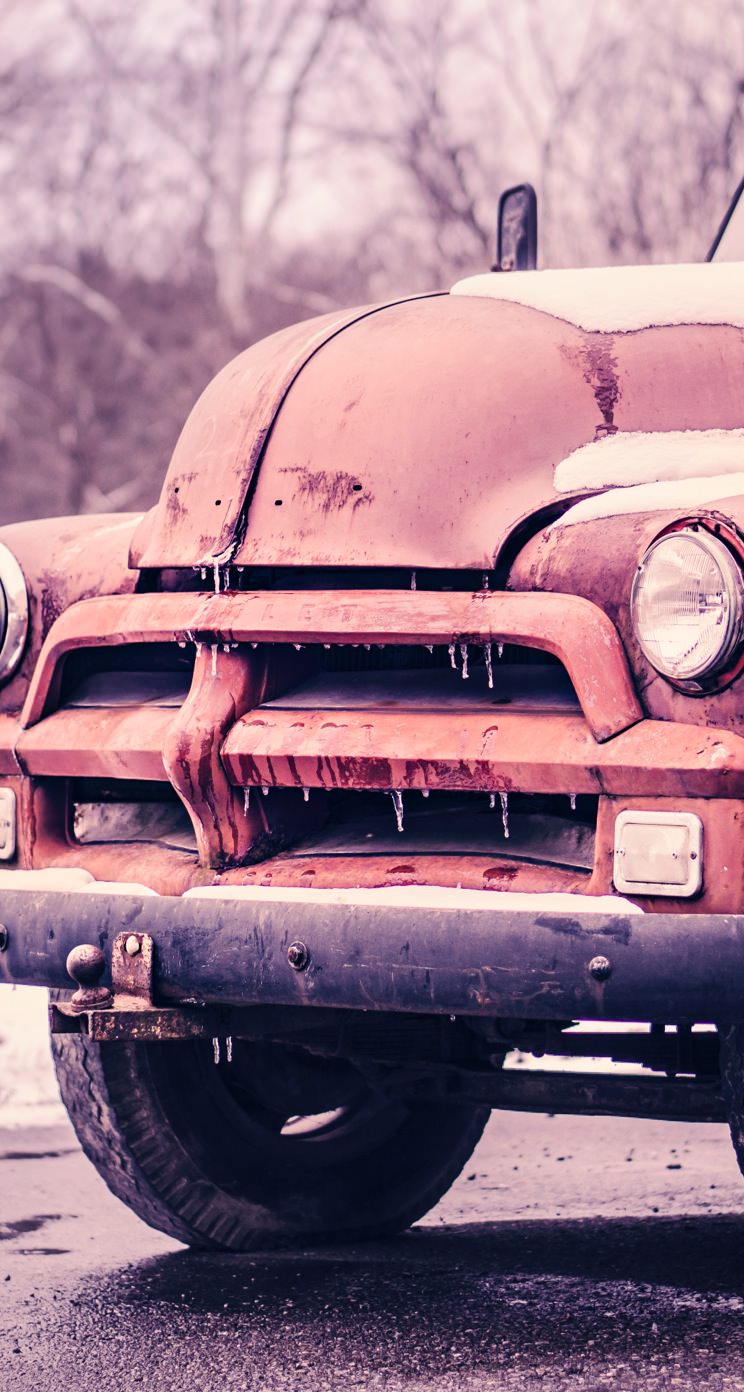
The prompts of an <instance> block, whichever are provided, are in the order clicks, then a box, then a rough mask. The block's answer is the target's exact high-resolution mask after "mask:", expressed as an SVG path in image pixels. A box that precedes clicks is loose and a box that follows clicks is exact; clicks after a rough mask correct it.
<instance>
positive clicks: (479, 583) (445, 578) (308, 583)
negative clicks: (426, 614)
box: [137, 563, 498, 594]
mask: <svg viewBox="0 0 744 1392" xmlns="http://www.w3.org/2000/svg"><path fill="white" fill-rule="evenodd" d="M220 577H221V580H220V587H221V589H222V590H232V591H236V590H410V589H418V590H443V591H446V590H450V591H456V592H470V593H478V592H479V591H480V590H482V589H484V588H487V589H496V588H498V586H497V577H496V572H495V571H494V570H490V569H482V570H437V569H428V568H426V569H424V568H422V569H418V568H417V567H413V568H411V567H405V568H404V567H401V566H388V567H383V568H381V569H378V570H370V569H363V568H357V567H354V566H299V565H298V566H240V565H232V566H222V567H221V570H220ZM414 581H415V583H414ZM214 588H215V580H214V565H213V563H210V564H209V565H205V566H191V567H189V568H186V567H179V568H177V569H176V568H164V569H160V570H157V569H145V570H140V573H139V577H138V580H137V591H138V593H140V594H145V593H147V594H154V593H157V592H163V591H167V592H169V593H171V594H172V593H175V592H177V591H178V592H181V593H184V592H186V593H190V592H197V593H198V592H202V591H205V592H207V593H212V592H213V591H214Z"/></svg>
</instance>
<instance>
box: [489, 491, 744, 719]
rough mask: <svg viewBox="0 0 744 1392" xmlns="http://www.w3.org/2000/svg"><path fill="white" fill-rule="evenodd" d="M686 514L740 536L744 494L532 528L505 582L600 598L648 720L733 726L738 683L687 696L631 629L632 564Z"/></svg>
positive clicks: (738, 708) (739, 707)
mask: <svg viewBox="0 0 744 1392" xmlns="http://www.w3.org/2000/svg"><path fill="white" fill-rule="evenodd" d="M690 517H698V518H709V519H710V523H711V525H712V526H716V525H719V526H723V528H724V532H723V534H724V535H725V536H728V535H729V534H732V535H733V536H735V535H736V533H737V532H738V534H739V536H741V535H742V534H744V498H742V497H741V496H737V495H732V496H731V497H728V498H722V499H720V500H719V501H717V502H716V503H715V505H713V506H706V507H699V508H692V509H690V508H685V509H681V508H679V507H675V508H674V509H673V510H669V511H663V512H652V513H648V512H642V513H630V514H628V515H625V516H616V517H602V518H596V519H594V520H593V521H586V522H577V523H576V524H575V525H573V526H571V527H570V528H565V529H564V528H562V527H561V526H560V523H558V524H557V525H555V526H553V527H550V528H548V529H546V530H543V531H541V532H539V533H537V534H536V535H535V536H534V537H532V538H531V539H530V541H528V542H527V543H526V545H525V546H524V547H523V548H522V550H521V551H520V552H519V555H518V556H517V557H516V558H515V560H514V563H513V565H512V567H511V570H510V573H509V578H508V583H509V588H510V589H514V590H517V591H534V590H539V591H541V592H543V593H551V592H553V591H556V592H559V593H568V594H575V595H582V596H583V597H584V598H585V599H589V600H591V601H592V602H593V603H594V604H600V605H601V606H602V608H603V609H604V610H605V612H606V613H607V615H608V616H609V618H610V619H612V621H613V624H614V625H615V628H616V629H617V631H618V633H619V634H620V637H621V639H622V642H623V647H624V648H625V651H626V652H627V654H628V658H629V661H630V665H631V668H632V671H633V673H634V674H635V677H636V686H637V690H638V695H639V698H640V700H641V702H642V704H643V707H644V710H645V711H646V712H647V714H648V715H650V716H652V717H653V718H654V719H656V720H666V721H684V722H689V723H690V724H697V725H700V726H713V727H716V728H718V729H730V730H735V731H739V730H741V728H742V697H741V682H740V681H735V682H733V683H732V684H731V685H729V686H727V687H725V689H724V690H722V691H717V692H715V694H710V695H700V696H696V697H693V698H691V697H690V696H689V695H688V694H685V693H683V692H681V691H678V690H676V689H675V687H674V686H672V685H671V683H670V682H668V681H665V680H664V678H663V677H661V676H659V675H658V673H657V672H656V671H655V670H654V668H653V667H651V665H650V663H649V662H648V660H647V658H646V657H645V656H644V654H643V652H642V651H641V648H640V646H639V644H638V642H637V640H636V636H635V633H634V631H633V624H632V621H631V617H630V607H629V597H630V590H631V585H632V582H633V576H634V574H635V570H636V567H637V565H638V563H639V561H640V559H641V557H642V556H643V554H644V552H645V551H646V549H647V548H648V547H649V546H650V545H651V543H652V542H653V541H654V540H655V539H656V538H657V537H658V536H659V535H660V534H661V533H662V532H664V531H666V530H667V529H668V528H669V527H671V526H673V525H674V524H675V523H678V522H681V521H685V520H687V519H689V518H690ZM732 524H733V525H732ZM739 546H740V547H741V546H742V543H741V542H739Z"/></svg>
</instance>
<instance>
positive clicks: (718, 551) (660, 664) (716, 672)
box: [630, 521, 744, 695]
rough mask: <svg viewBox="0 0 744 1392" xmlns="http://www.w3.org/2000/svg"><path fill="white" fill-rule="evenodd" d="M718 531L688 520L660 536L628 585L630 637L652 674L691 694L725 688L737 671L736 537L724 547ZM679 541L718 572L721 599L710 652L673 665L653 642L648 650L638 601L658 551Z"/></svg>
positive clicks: (740, 614)
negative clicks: (713, 641)
mask: <svg viewBox="0 0 744 1392" xmlns="http://www.w3.org/2000/svg"><path fill="white" fill-rule="evenodd" d="M726 530H728V529H726ZM721 531H722V529H721V528H720V527H718V526H716V529H715V534H714V532H713V530H712V528H709V527H708V526H706V525H704V524H703V523H700V522H694V521H691V522H689V523H685V524H684V525H682V526H676V527H674V528H672V529H670V530H669V531H667V532H664V533H663V534H662V536H660V537H657V538H656V540H655V541H653V542H652V543H651V545H650V546H649V547H648V548H647V550H646V551H645V552H644V554H643V557H642V558H641V561H640V563H639V565H638V567H637V570H636V573H635V576H634V578H633V584H632V587H631V594H630V616H631V623H632V628H633V634H634V637H635V639H636V642H637V643H638V646H639V647H640V649H641V652H642V653H643V655H644V657H645V658H646V660H647V661H648V662H649V663H650V665H651V666H652V667H653V669H654V671H656V672H658V673H659V675H660V676H662V677H664V679H665V680H666V681H668V682H670V683H671V684H672V685H673V686H675V687H677V688H678V689H679V690H681V691H685V692H687V693H689V694H691V695H695V694H701V693H707V692H709V691H711V690H712V689H718V688H719V687H720V686H721V685H725V684H726V682H727V680H730V679H732V677H733V676H734V675H735V674H736V671H737V670H738V664H737V660H736V659H737V656H738V653H739V651H740V649H741V641H742V636H743V635H744V577H743V575H742V558H741V550H740V544H739V543H738V538H735V537H734V535H733V532H732V537H731V540H732V542H733V541H735V542H736V546H735V547H734V546H730V545H727V543H726V541H724V540H722V538H721V535H720V533H721ZM680 540H683V541H684V542H685V543H686V544H687V545H688V546H691V547H692V548H693V550H695V549H699V550H700V551H701V552H703V553H704V556H705V558H706V559H707V561H708V562H710V563H712V564H713V565H714V566H715V568H716V570H717V571H718V575H719V577H720V588H719V590H718V591H717V593H719V594H720V596H721V616H720V620H719V626H720V633H719V634H718V642H717V645H716V647H715V649H714V650H712V651H708V652H706V654H705V655H704V656H702V657H699V658H698V659H697V660H696V659H695V658H694V656H693V655H692V652H691V654H690V657H689V659H688V660H687V661H686V662H683V661H682V657H680V658H679V659H678V660H677V661H676V662H673V661H671V660H668V661H666V662H665V661H664V660H663V658H662V656H661V654H660V653H659V650H658V640H657V645H656V646H654V644H653V642H652V640H651V639H650V638H649V636H648V634H647V633H644V626H643V617H642V613H641V605H642V602H643V598H644V596H643V588H644V586H648V585H649V572H650V570H651V568H652V567H653V565H654V561H655V560H656V561H657V562H658V559H659V554H660V552H661V550H662V549H663V548H665V547H666V548H667V549H669V548H671V547H672V546H673V545H674V544H675V543H676V544H677V546H679V542H680ZM701 618H702V615H701ZM693 651H694V649H693Z"/></svg>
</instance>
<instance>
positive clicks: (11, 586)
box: [0, 542, 28, 682]
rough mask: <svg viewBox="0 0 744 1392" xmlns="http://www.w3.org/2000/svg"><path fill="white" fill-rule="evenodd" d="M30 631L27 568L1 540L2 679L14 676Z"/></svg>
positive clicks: (0, 676) (0, 626)
mask: <svg viewBox="0 0 744 1392" xmlns="http://www.w3.org/2000/svg"><path fill="white" fill-rule="evenodd" d="M27 633H28V594H27V593H26V581H25V579H24V576H23V571H22V570H21V567H20V566H19V564H18V562H17V560H16V558H15V556H14V555H13V553H12V551H9V550H8V548H7V546H3V544H2V542H0V682H4V681H7V679H8V677H10V676H12V674H13V672H14V671H15V669H16V667H17V666H18V663H19V662H20V660H21V654H22V652H23V649H24V645H25V642H26V635H27Z"/></svg>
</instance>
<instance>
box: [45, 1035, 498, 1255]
mask: <svg viewBox="0 0 744 1392" xmlns="http://www.w3.org/2000/svg"><path fill="white" fill-rule="evenodd" d="M52 1053H53V1056H54V1063H55V1068H56V1072H57V1078H58V1081H59V1086H60V1091H61V1093H62V1100H63V1102H64V1104H65V1106H66V1108H67V1111H68V1113H69V1116H70V1119H71V1121H72V1124H73V1126H74V1128H75V1130H76V1132H77V1135H78V1138H79V1140H80V1143H81V1145H82V1147H83V1150H84V1151H85V1153H86V1155H87V1156H88V1158H89V1159H90V1160H92V1162H93V1164H94V1165H95V1166H96V1169H97V1170H98V1172H99V1174H101V1175H102V1177H103V1179H104V1180H105V1181H106V1183H107V1184H108V1186H109V1188H110V1189H111V1190H112V1191H113V1193H114V1194H116V1195H117V1197H118V1198H120V1199H122V1200H123V1202H124V1203H125V1204H127V1205H128V1206H129V1208H131V1209H133V1210H134V1212H135V1213H137V1214H138V1215H139V1217H140V1218H142V1219H143V1220H144V1221H145V1222H146V1223H149V1224H150V1226H151V1227H154V1228H159V1229H160V1230H161V1231H162V1232H165V1233H168V1234H169V1236H171V1237H174V1238H177V1239H178V1240H179V1241H180V1242H184V1243H187V1244H189V1245H191V1246H197V1247H204V1248H217V1249H223V1250H229V1251H247V1250H250V1249H252V1248H255V1247H259V1246H260V1247H267V1246H289V1245H300V1244H303V1245H308V1244H312V1243H319V1242H329V1241H350V1240H352V1239H354V1240H359V1239H366V1238H371V1237H379V1236H383V1235H388V1234H392V1233H395V1232H399V1231H400V1230H401V1229H403V1228H406V1227H408V1226H409V1225H410V1224H411V1223H413V1222H414V1221H415V1220H416V1219H417V1218H420V1217H421V1216H422V1215H423V1214H424V1213H426V1212H427V1211H428V1210H429V1209H430V1208H432V1207H433V1205H434V1204H435V1203H436V1202H437V1201H438V1200H439V1199H440V1198H441V1196H442V1194H444V1193H445V1191H446V1190H447V1189H448V1188H449V1186H450V1184H451V1183H452V1182H453V1180H454V1179H455V1178H456V1176H457V1175H458V1174H459V1172H460V1170H461V1169H462V1166H463V1165H464V1164H465V1162H466V1160H467V1159H468V1158H469V1156H470V1155H471V1153H472V1151H473V1149H474V1147H475V1145H476V1143H477V1141H478V1140H479V1138H480V1135H481V1133H482V1131H483V1127H484V1125H485V1123H486V1120H487V1118H488V1114H489V1113H488V1110H487V1109H484V1108H477V1109H476V1108H472V1107H467V1106H462V1105H455V1104H451V1105H450V1104H448V1103H433V1104H432V1103H426V1104H423V1103H413V1102H407V1101H406V1102H402V1101H392V1100H390V1099H388V1098H385V1097H383V1096H381V1095H380V1094H378V1093H376V1092H375V1091H373V1089H372V1088H371V1087H370V1086H369V1085H368V1084H367V1083H366V1082H365V1080H364V1079H363V1078H362V1076H361V1074H360V1073H358V1072H357V1071H356V1070H355V1069H354V1068H353V1067H352V1065H351V1064H348V1063H345V1062H343V1061H340V1060H333V1059H317V1058H314V1057H313V1056H311V1055H308V1054H306V1053H304V1052H303V1051H300V1050H297V1049H290V1048H288V1047H285V1046H278V1045H277V1046H270V1045H254V1044H250V1043H248V1042H244V1041H242V1040H236V1041H235V1044H234V1050H233V1058H232V1060H231V1061H229V1062H228V1060H227V1057H226V1050H225V1045H224V1041H223V1047H222V1053H221V1059H220V1062H219V1064H218V1065H217V1066H215V1063H214V1057H213V1047H212V1043H211V1041H209V1040H198V1041H188V1042H183V1043H181V1042H178V1043H175V1042H174V1043H171V1042H164V1043H153V1044H141V1043H106V1044H95V1043H91V1041H90V1040H88V1039H87V1038H86V1037H85V1036H83V1035H77V1034H60V1035H55V1036H53V1040H52ZM269 1080H270V1085H268V1082H269Z"/></svg>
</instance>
